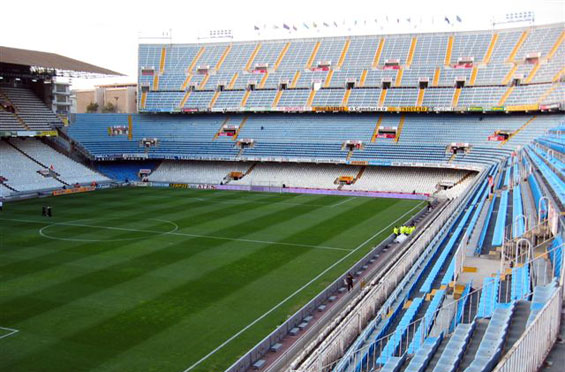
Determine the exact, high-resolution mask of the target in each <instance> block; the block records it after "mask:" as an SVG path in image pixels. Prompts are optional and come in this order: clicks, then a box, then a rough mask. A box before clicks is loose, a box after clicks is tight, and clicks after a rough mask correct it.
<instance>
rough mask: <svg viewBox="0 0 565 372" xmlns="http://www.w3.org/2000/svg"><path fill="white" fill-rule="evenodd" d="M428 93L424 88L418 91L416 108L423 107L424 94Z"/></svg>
mask: <svg viewBox="0 0 565 372" xmlns="http://www.w3.org/2000/svg"><path fill="white" fill-rule="evenodd" d="M425 93H426V90H425V89H423V88H420V90H419V91H418V99H417V100H416V107H422V103H423V102H424V94H425Z"/></svg>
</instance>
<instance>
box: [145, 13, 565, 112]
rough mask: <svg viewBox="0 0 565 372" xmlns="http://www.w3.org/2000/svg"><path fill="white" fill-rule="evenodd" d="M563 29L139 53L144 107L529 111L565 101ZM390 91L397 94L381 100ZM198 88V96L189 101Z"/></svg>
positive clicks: (151, 48) (176, 47)
mask: <svg viewBox="0 0 565 372" xmlns="http://www.w3.org/2000/svg"><path fill="white" fill-rule="evenodd" d="M562 30H563V24H554V25H547V26H536V27H530V28H518V29H509V30H501V31H498V32H495V33H494V34H493V32H492V31H478V32H462V33H443V34H441V33H434V34H422V35H386V36H355V37H336V38H319V39H317V40H312V39H303V40H302V39H296V40H289V41H284V40H283V41H280V40H276V41H274V40H273V41H269V40H267V41H261V42H233V43H217V44H213V45H208V46H204V45H200V44H173V45H147V44H142V45H140V46H139V69H140V87H141V92H140V96H142V95H143V94H146V95H147V102H146V104H144V105H143V106H141V107H140V110H141V111H149V112H151V111H152V112H172V111H208V110H212V111H214V110H217V111H230V112H238V111H243V110H253V111H273V110H277V109H279V110H281V109H282V110H291V111H310V110H312V109H314V108H318V109H323V108H324V107H326V108H331V107H334V108H335V107H348V108H350V109H355V110H356V109H357V108H359V107H361V108H364V109H365V111H367V110H369V111H370V108H371V107H373V108H375V107H378V106H380V107H384V108H385V109H388V110H389V111H396V110H397V109H396V108H398V107H419V108H420V111H426V110H429V111H432V110H433V111H451V110H452V109H454V108H456V109H457V110H467V109H473V110H478V111H483V110H490V109H491V108H492V109H493V110H498V111H505V110H506V111H507V110H514V108H517V107H520V106H524V105H526V106H528V107H529V108H530V109H531V108H532V107H534V106H536V105H540V104H541V105H546V104H553V103H555V102H559V101H562V96H561V97H559V96H556V95H552V94H551V93H550V92H549V91H550V90H555V89H558V90H562V89H563V83H560V82H559V81H560V74H561V73H562V70H561V65H560V63H559V60H560V57H561V56H562V55H563V53H564V50H565V47H564V46H563V43H562V41H563V36H562ZM187 61H191V62H190V63H188V62H187ZM384 82H387V84H390V86H387V88H388V89H387V91H383V93H384V94H381V88H383V87H384V85H385V83H384ZM422 82H425V85H424V86H423V87H420V84H421V83H422ZM428 84H429V85H428ZM523 84H525V85H523ZM508 85H510V87H508ZM428 86H429V87H434V88H436V89H427V88H428ZM456 86H457V87H458V88H460V89H454V88H455V87H456ZM193 87H197V88H198V90H199V91H198V92H192V93H189V97H188V99H184V98H183V97H186V93H187V92H191V89H193ZM361 88H362V89H361ZM245 90H252V91H253V93H252V95H253V96H254V99H253V100H252V101H251V102H249V100H248V99H242V98H243V96H244V95H245V92H244V91H245ZM277 90H278V91H279V92H280V93H281V94H282V97H279V98H278V99H277V98H275V95H276V91H277ZM346 92H347V93H346ZM419 93H420V94H419ZM346 95H347V98H345V96H346ZM455 95H456V96H457V97H455ZM350 96H352V97H350ZM214 97H215V98H214ZM379 97H381V98H382V99H379ZM477 108H478V109H477ZM536 108H539V107H538V106H536ZM330 110H331V109H330Z"/></svg>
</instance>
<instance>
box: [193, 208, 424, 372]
mask: <svg viewBox="0 0 565 372" xmlns="http://www.w3.org/2000/svg"><path fill="white" fill-rule="evenodd" d="M423 203H424V202H420V203H418V204H417V205H416V206H415V207H413V208H412V209H410V210H409V211H407V212H405V213H404V214H403V215H402V216H400V217H398V218H397V219H396V220H394V221H393V222H391V223H390V224H389V225H388V226H387V227H384V228H383V229H381V230H380V231H378V232H376V233H375V234H373V235H372V236H371V237H370V238H368V239H367V240H365V241H364V242H363V243H361V244H359V245H358V246H357V247H355V248H354V249H353V250H351V251H350V252H349V253H348V254H346V255H345V256H343V257H342V258H340V259H339V260H337V261H336V262H334V263H333V264H332V265H330V266H329V267H328V268H327V269H325V270H324V271H322V272H321V273H320V274H318V275H316V277H314V279H311V280H310V281H309V282H308V283H306V284H304V285H303V286H302V287H300V288H298V289H297V290H296V291H294V292H292V293H291V294H290V295H289V296H288V297H287V298H285V299H284V300H282V301H281V302H279V303H278V304H276V305H275V306H273V307H272V308H271V309H270V310H268V311H267V312H266V313H264V314H263V315H261V316H259V317H258V318H257V319H255V320H254V321H252V322H251V323H249V324H248V325H246V326H245V327H243V328H242V329H241V330H239V331H238V332H237V333H236V334H234V335H233V336H231V337H230V338H228V339H227V340H226V341H224V342H223V343H222V344H221V345H220V346H218V347H216V348H215V349H214V350H212V351H211V352H209V353H208V354H206V355H205V356H203V357H202V358H200V359H199V360H198V361H196V362H195V363H194V364H192V365H191V366H190V367H188V368H186V369H185V370H183V371H182V372H189V371H191V370H193V369H194V368H196V367H198V366H199V365H200V364H201V363H202V362H204V361H205V360H206V359H208V358H210V357H211V356H212V355H214V354H216V353H217V352H218V351H219V350H221V349H222V348H224V347H225V346H226V345H227V344H229V343H230V342H232V341H233V340H235V339H236V338H237V337H239V336H240V335H241V334H242V333H243V332H245V331H247V330H248V329H249V328H251V327H253V326H254V325H255V324H257V323H259V322H260V321H261V320H263V319H264V318H266V317H267V316H268V315H269V314H271V313H272V312H273V311H275V310H277V309H278V308H279V307H281V306H282V305H284V304H285V303H286V302H287V301H288V300H290V299H291V298H293V297H294V296H296V295H297V294H298V293H300V292H302V291H303V290H304V289H306V288H307V287H309V286H310V285H311V284H312V283H314V282H315V281H316V280H318V279H320V278H321V277H322V276H323V275H325V274H326V273H327V272H328V271H330V270H331V269H333V268H334V267H336V266H337V265H339V264H340V263H342V262H343V261H344V260H346V259H347V258H348V257H349V256H351V255H352V254H353V253H355V252H357V251H358V250H359V249H361V248H363V247H364V246H365V245H367V244H368V243H370V242H371V240H373V239H374V238H376V237H377V236H379V235H380V234H382V233H383V232H385V231H386V230H388V229H390V228H391V227H392V226H393V225H394V224H396V223H397V222H398V221H399V220H401V219H402V218H404V217H405V216H406V215H407V214H409V213H411V212H412V211H413V210H414V209H416V208H418V207H420V206H421V205H422V204H423Z"/></svg>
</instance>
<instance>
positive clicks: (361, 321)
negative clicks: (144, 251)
mask: <svg viewBox="0 0 565 372" xmlns="http://www.w3.org/2000/svg"><path fill="white" fill-rule="evenodd" d="M485 174H486V172H483V174H482V176H480V177H477V178H476V180H475V182H474V184H472V185H471V186H470V187H469V192H467V193H466V196H465V197H463V198H462V199H461V200H460V201H459V202H456V203H451V204H449V205H448V206H447V207H446V208H445V209H444V210H443V211H442V213H441V214H440V218H438V219H436V220H435V221H434V222H433V223H432V224H431V225H430V226H429V227H428V228H426V229H425V231H422V232H421V234H420V235H419V236H418V238H417V239H416V240H415V241H413V244H412V246H410V247H409V248H408V249H407V251H406V252H405V253H404V255H403V256H402V257H401V258H400V259H399V260H398V261H397V262H396V263H395V264H394V266H393V267H392V268H391V269H390V270H388V271H387V272H386V276H383V277H382V278H381V279H380V281H379V282H378V283H372V285H371V286H370V287H369V289H368V293H366V294H363V295H365V296H366V297H365V298H363V299H362V300H361V301H359V303H358V305H357V306H356V308H355V309H354V310H352V311H351V312H350V313H349V314H348V315H347V316H345V317H344V318H343V321H342V322H341V324H340V325H339V326H337V327H335V328H334V329H333V330H330V331H327V332H324V334H328V336H327V337H325V338H324V339H323V342H322V341H320V340H317V341H315V342H314V344H316V343H317V344H316V345H309V346H308V347H307V348H306V349H305V351H304V352H303V353H302V355H300V356H299V357H298V358H297V359H296V360H295V361H294V362H293V364H292V366H291V368H293V369H295V370H297V371H300V372H307V371H308V372H310V371H316V372H317V371H320V370H321V366H328V365H333V364H334V363H336V361H338V360H339V359H340V358H341V357H342V355H343V354H344V352H345V349H346V348H348V347H349V345H350V344H351V343H352V342H353V341H354V340H355V339H357V337H358V336H359V335H360V334H361V333H362V331H363V329H365V327H367V325H368V323H369V321H372V320H374V319H383V318H384V317H385V316H386V315H387V313H388V311H389V308H388V306H386V303H385V301H391V299H392V301H394V299H396V298H397V297H398V296H399V295H400V291H401V290H402V288H399V287H398V284H399V283H400V282H401V281H402V280H403V278H404V277H405V276H406V274H407V273H408V271H410V270H411V268H412V266H413V264H414V262H416V260H417V259H418V258H419V257H420V255H421V254H422V252H423V251H424V250H425V249H426V248H427V247H428V245H429V244H430V243H431V242H433V241H435V240H437V239H439V236H440V235H441V234H438V232H439V231H440V230H442V229H444V228H445V227H446V226H448V225H449V224H450V222H453V220H454V219H455V218H456V217H457V215H458V213H459V212H461V211H462V209H463V208H464V207H465V206H466V205H467V203H468V202H469V200H470V198H471V197H472V196H473V194H474V191H476V190H477V188H478V187H479V185H480V183H481V182H482V179H483V178H484V175H485ZM318 345H320V346H321V347H319V348H318V347H317V346H318ZM308 354H310V355H308ZM354 358H356V356H355V355H354ZM298 366H300V367H298Z"/></svg>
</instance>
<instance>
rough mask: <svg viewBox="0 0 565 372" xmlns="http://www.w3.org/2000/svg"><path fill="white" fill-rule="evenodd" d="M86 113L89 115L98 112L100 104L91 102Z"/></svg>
mask: <svg viewBox="0 0 565 372" xmlns="http://www.w3.org/2000/svg"><path fill="white" fill-rule="evenodd" d="M86 112H88V113H89V114H92V113H95V112H98V103H94V102H90V103H89V104H88V106H86Z"/></svg>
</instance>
